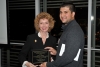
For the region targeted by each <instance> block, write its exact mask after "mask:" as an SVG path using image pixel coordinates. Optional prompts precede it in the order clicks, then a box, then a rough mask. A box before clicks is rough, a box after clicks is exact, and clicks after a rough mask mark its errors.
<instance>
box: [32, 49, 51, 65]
mask: <svg viewBox="0 0 100 67" xmlns="http://www.w3.org/2000/svg"><path fill="white" fill-rule="evenodd" d="M50 61H51V55H50V52H49V51H48V50H45V49H35V50H32V63H33V64H34V65H39V64H41V63H43V62H50Z"/></svg>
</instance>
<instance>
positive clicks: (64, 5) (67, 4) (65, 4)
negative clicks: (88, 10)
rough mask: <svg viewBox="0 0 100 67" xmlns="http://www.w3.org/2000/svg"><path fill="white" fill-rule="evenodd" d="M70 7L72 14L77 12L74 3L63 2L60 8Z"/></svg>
mask: <svg viewBox="0 0 100 67" xmlns="http://www.w3.org/2000/svg"><path fill="white" fill-rule="evenodd" d="M66 6H67V7H69V9H70V10H71V12H75V11H76V9H75V5H74V4H73V3H72V2H63V3H62V5H61V6H60V8H61V7H66Z"/></svg>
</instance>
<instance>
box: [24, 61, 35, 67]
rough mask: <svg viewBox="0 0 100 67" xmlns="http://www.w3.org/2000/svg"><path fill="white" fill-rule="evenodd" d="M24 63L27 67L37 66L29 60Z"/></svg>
mask: <svg viewBox="0 0 100 67" xmlns="http://www.w3.org/2000/svg"><path fill="white" fill-rule="evenodd" d="M25 65H26V66H27V67H37V66H35V65H34V64H32V63H30V62H27V63H26V64H25Z"/></svg>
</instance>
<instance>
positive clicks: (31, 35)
mask: <svg viewBox="0 0 100 67" xmlns="http://www.w3.org/2000/svg"><path fill="white" fill-rule="evenodd" d="M27 37H29V38H31V37H32V38H33V37H37V33H34V34H29V35H28V36H27Z"/></svg>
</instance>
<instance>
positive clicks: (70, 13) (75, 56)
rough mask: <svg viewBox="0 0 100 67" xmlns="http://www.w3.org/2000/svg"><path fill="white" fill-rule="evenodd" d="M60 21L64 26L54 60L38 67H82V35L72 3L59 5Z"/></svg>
mask: <svg viewBox="0 0 100 67" xmlns="http://www.w3.org/2000/svg"><path fill="white" fill-rule="evenodd" d="M60 20H61V21H62V23H64V25H63V27H62V28H63V33H62V35H61V37H60V41H59V44H58V48H57V54H56V60H55V61H53V62H44V63H42V64H41V65H40V67H83V49H84V33H83V31H82V29H81V27H80V26H79V24H78V23H77V22H76V20H75V6H74V5H73V4H72V3H70V2H66V3H63V4H62V5H61V7H60ZM52 52H53V51H52Z"/></svg>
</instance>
